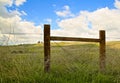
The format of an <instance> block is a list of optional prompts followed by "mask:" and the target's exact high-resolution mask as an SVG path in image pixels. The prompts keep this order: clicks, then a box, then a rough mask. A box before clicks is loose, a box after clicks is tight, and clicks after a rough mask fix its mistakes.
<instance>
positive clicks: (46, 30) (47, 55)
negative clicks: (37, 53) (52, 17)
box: [44, 25, 50, 72]
mask: <svg viewBox="0 0 120 83" xmlns="http://www.w3.org/2000/svg"><path fill="white" fill-rule="evenodd" d="M44 71H45V72H49V71H50V25H44Z"/></svg>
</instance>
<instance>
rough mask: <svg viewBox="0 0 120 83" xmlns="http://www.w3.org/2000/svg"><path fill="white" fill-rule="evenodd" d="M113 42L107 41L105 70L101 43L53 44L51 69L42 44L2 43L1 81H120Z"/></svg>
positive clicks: (118, 58)
mask: <svg viewBox="0 0 120 83" xmlns="http://www.w3.org/2000/svg"><path fill="white" fill-rule="evenodd" d="M114 45H116V44H113V43H108V45H107V54H106V55H107V58H106V62H107V65H106V71H105V73H104V74H101V73H100V72H99V46H98V44H89V43H86V44H85V43H83V44H81V43H80V44H79V43H77V44H73V43H72V44H68V43H67V44H66V43H59V45H58V44H52V46H51V71H50V72H49V73H44V71H43V69H44V68H43V66H44V62H43V61H44V57H43V56H44V54H43V53H44V52H43V45H42V44H36V45H35V44H33V45H19V46H1V47H0V83H120V63H119V61H120V48H115V47H116V46H114ZM117 45H120V44H119V43H118V44H117Z"/></svg>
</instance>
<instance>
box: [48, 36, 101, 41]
mask: <svg viewBox="0 0 120 83" xmlns="http://www.w3.org/2000/svg"><path fill="white" fill-rule="evenodd" d="M50 40H56V41H82V42H100V39H94V38H75V37H74V38H73V37H55V36H51V37H50Z"/></svg>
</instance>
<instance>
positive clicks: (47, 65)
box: [44, 24, 106, 72]
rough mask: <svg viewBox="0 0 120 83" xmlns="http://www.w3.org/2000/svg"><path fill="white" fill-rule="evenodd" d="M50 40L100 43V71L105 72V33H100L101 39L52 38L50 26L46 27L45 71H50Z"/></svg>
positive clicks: (102, 31)
mask: <svg viewBox="0 0 120 83" xmlns="http://www.w3.org/2000/svg"><path fill="white" fill-rule="evenodd" d="M50 40H55V41H82V42H98V43H99V45H100V48H99V54H100V56H99V71H100V72H104V71H105V66H106V63H105V59H106V55H105V51H106V49H105V48H106V40H105V31H104V30H100V31H99V39H94V38H75V37H56V36H50V25H46V24H45V25H44V71H45V72H49V71H50Z"/></svg>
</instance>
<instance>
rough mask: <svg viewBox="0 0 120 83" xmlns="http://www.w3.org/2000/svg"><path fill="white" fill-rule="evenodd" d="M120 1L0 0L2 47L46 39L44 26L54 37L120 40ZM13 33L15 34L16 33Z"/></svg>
mask: <svg viewBox="0 0 120 83" xmlns="http://www.w3.org/2000/svg"><path fill="white" fill-rule="evenodd" d="M119 19H120V0H0V44H1V45H6V44H21V43H36V42H37V41H42V40H43V28H44V24H50V25H51V35H54V36H70V37H86V38H89V37H90V38H99V30H106V38H107V40H112V41H115V40H119V32H120V27H119V26H120V21H119ZM13 33H14V34H13Z"/></svg>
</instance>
